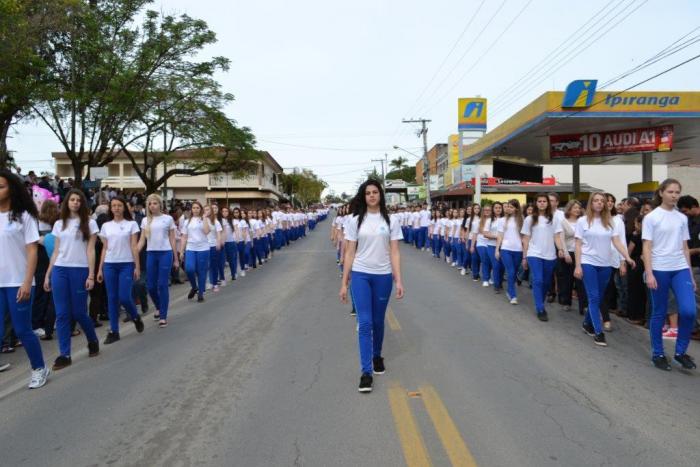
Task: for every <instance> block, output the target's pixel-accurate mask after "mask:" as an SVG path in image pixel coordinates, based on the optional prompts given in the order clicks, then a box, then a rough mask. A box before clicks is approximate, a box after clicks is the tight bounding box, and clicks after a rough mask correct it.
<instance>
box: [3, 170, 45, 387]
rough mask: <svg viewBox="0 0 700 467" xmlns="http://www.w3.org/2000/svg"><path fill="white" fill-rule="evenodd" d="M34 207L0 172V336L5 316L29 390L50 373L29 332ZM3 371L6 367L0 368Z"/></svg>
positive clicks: (8, 174)
mask: <svg viewBox="0 0 700 467" xmlns="http://www.w3.org/2000/svg"><path fill="white" fill-rule="evenodd" d="M36 219H37V211H36V205H35V204H34V201H33V200H32V198H31V196H30V195H29V193H28V192H27V190H26V189H25V188H24V184H23V183H22V181H21V180H20V179H19V177H17V176H16V175H14V174H13V173H11V172H9V171H7V170H0V232H2V235H0V258H2V260H3V267H2V268H0V336H3V335H5V316H6V315H7V314H8V313H9V314H10V318H11V321H12V326H13V328H14V331H15V334H16V335H17V337H18V338H19V339H20V340H21V341H22V346H23V347H24V350H25V352H26V353H27V357H29V363H30V364H31V367H32V373H31V378H30V380H29V389H36V388H40V387H42V386H43V385H44V384H46V380H47V379H48V377H49V373H50V370H49V369H48V368H46V365H45V364H44V356H43V354H42V352H41V345H40V344H39V338H38V337H37V336H36V334H34V332H32V295H33V293H34V270H35V269H36V261H37V242H38V241H39V228H38V224H37V220H36ZM0 367H1V368H2V370H6V369H7V368H8V367H9V365H8V364H4V365H0Z"/></svg>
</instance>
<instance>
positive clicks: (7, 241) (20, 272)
mask: <svg viewBox="0 0 700 467" xmlns="http://www.w3.org/2000/svg"><path fill="white" fill-rule="evenodd" d="M9 215H10V213H9V212H1V213H0V258H2V262H3V266H2V267H0V287H19V286H21V285H22V284H23V283H24V273H25V272H26V271H27V250H26V246H27V245H29V244H30V243H34V242H37V241H38V240H39V224H38V223H37V220H36V219H35V218H33V217H32V216H31V215H30V214H29V213H27V212H23V213H22V221H21V222H18V221H13V222H9V220H10V217H9ZM32 285H34V279H32ZM10 299H11V300H14V298H12V297H11V298H10Z"/></svg>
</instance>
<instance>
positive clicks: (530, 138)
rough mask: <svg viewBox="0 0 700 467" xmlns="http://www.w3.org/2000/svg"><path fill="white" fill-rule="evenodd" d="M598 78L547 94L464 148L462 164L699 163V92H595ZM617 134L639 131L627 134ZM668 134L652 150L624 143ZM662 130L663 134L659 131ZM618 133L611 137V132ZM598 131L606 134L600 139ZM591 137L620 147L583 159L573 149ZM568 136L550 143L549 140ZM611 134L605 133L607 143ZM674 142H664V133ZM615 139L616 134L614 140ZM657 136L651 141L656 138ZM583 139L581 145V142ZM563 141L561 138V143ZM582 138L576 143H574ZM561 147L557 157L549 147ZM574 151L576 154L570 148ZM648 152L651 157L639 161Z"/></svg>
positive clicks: (647, 164)
mask: <svg viewBox="0 0 700 467" xmlns="http://www.w3.org/2000/svg"><path fill="white" fill-rule="evenodd" d="M595 85H596V82H595V80H581V81H574V82H572V83H571V84H570V85H569V86H568V88H567V90H566V92H560V91H554V92H547V93H545V94H543V95H542V96H540V97H539V98H537V99H536V100H535V101H533V102H532V103H531V104H529V105H528V106H526V107H525V108H523V109H522V110H520V111H519V112H518V113H516V114H515V115H513V116H512V117H511V118H509V119H508V120H506V121H505V122H504V123H502V124H501V125H500V126H498V127H497V128H495V129H494V130H492V131H490V132H489V133H487V134H485V135H484V136H483V137H482V138H480V139H479V140H477V141H476V142H474V143H473V144H470V145H467V146H464V147H463V154H462V161H463V163H464V164H485V163H490V162H492V161H493V159H494V158H499V159H501V158H502V159H505V160H510V161H513V162H522V163H536V164H565V165H572V163H575V165H578V164H579V163H581V164H606V163H610V164H638V165H640V164H642V165H645V166H648V169H647V168H646V167H645V168H644V169H645V170H644V172H646V171H647V170H648V171H649V173H650V170H651V164H652V163H654V164H669V165H689V164H700V92H615V91H598V92H596V91H595ZM620 130H639V131H638V132H637V133H634V132H632V133H629V132H625V133H628V134H626V135H622V133H618V132H619V131H620ZM645 131H646V132H647V133H645V134H649V132H652V131H656V133H655V134H656V135H657V136H658V135H659V134H663V135H664V136H663V140H664V143H662V144H661V146H659V144H658V141H657V144H656V146H655V147H653V148H652V149H649V147H648V145H647V146H646V149H644V150H638V149H635V146H633V145H624V144H622V140H623V136H625V141H626V142H629V141H628V140H627V139H628V138H629V140H632V139H633V138H635V135H637V136H638V135H640V134H642V133H643V132H645ZM659 131H662V133H659ZM607 132H613V133H607ZM601 133H603V134H602V135H601ZM591 134H597V136H595V138H597V139H595V140H593V141H594V142H596V141H597V142H598V143H599V142H600V141H601V139H600V138H601V137H602V138H603V139H604V140H606V141H609V142H612V141H613V140H615V141H616V142H620V144H619V145H618V146H617V147H611V149H610V152H608V153H606V152H605V151H606V148H605V146H603V147H602V148H600V147H599V148H598V149H599V150H598V151H597V152H596V153H591V152H590V151H589V152H588V153H587V154H586V153H585V151H584V152H579V151H577V150H576V148H577V147H580V146H581V142H583V144H584V147H585V141H586V138H587V137H588V136H589V135H591ZM557 135H570V136H571V138H568V140H567V138H564V140H565V144H564V145H563V146H562V145H559V146H553V141H550V137H555V138H552V139H553V140H556V136H557ZM606 135H607V136H608V138H607V139H605V137H606ZM668 135H670V142H669V143H668V144H667V143H666V141H667V136H668ZM613 136H614V137H613ZM651 138H652V139H653V138H654V137H653V136H652V137H651ZM579 139H580V141H579ZM560 140H561V138H560ZM577 141H579V142H577ZM553 147H554V148H557V149H562V148H563V150H564V154H563V155H562V153H561V151H559V153H558V154H555V155H558V157H552V152H553V151H552V149H553ZM569 149H573V151H572V152H571V154H567V153H566V151H567V150H569ZM642 153H644V154H645V155H646V156H647V157H644V158H642V157H640V155H641V154H642Z"/></svg>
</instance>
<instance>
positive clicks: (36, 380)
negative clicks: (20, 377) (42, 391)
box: [29, 367, 51, 389]
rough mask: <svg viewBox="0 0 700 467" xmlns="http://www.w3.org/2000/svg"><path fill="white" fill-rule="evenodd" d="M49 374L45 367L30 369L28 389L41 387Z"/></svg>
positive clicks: (49, 371)
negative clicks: (30, 375)
mask: <svg viewBox="0 0 700 467" xmlns="http://www.w3.org/2000/svg"><path fill="white" fill-rule="evenodd" d="M49 374H51V370H49V369H48V368H47V367H44V368H39V369H38V370H32V377H31V379H30V380H29V389H38V388H40V387H42V386H43V385H44V384H46V380H48V379H49Z"/></svg>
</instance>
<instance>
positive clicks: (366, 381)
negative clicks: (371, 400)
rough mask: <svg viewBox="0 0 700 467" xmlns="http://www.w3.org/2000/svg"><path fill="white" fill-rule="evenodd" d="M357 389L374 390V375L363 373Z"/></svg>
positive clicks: (361, 390)
mask: <svg viewBox="0 0 700 467" xmlns="http://www.w3.org/2000/svg"><path fill="white" fill-rule="evenodd" d="M357 390H358V391H360V392H372V375H370V374H369V373H363V374H362V376H361V377H360V386H359V387H358V388H357Z"/></svg>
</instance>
